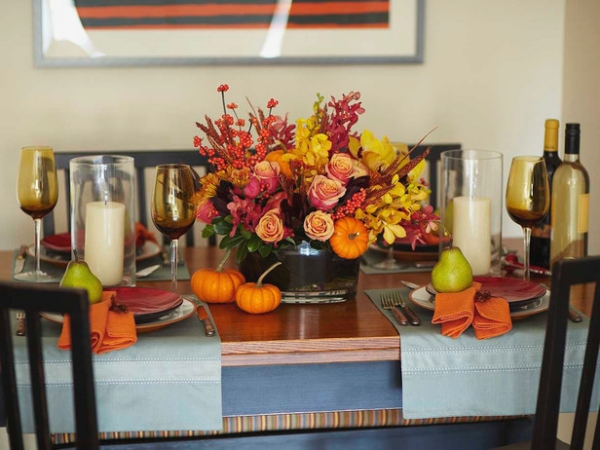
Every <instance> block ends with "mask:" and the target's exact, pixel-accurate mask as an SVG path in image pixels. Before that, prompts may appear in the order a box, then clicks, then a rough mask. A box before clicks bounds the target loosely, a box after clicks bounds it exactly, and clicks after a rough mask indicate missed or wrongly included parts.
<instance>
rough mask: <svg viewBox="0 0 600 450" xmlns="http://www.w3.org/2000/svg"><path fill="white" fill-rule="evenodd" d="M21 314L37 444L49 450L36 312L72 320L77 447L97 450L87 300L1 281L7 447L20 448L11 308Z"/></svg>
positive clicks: (77, 293)
mask: <svg viewBox="0 0 600 450" xmlns="http://www.w3.org/2000/svg"><path fill="white" fill-rule="evenodd" d="M19 309H20V310H24V311H25V313H26V321H27V338H26V339H27V350H28V357H29V373H30V381H31V391H32V411H33V416H34V422H35V432H36V439H37V446H38V448H39V449H42V450H45V449H52V448H54V446H53V445H52V442H51V436H50V427H49V409H48V408H49V405H48V399H47V395H46V379H45V372H44V355H43V350H42V326H41V319H40V315H39V314H40V312H44V311H46V312H52V313H61V314H68V315H69V316H70V318H71V342H72V350H71V359H72V375H73V393H74V395H73V398H74V403H75V409H74V410H75V431H76V448H78V449H86V450H94V449H97V448H99V441H98V425H97V415H96V397H95V390H94V375H93V368H92V351H91V346H90V325H89V302H88V294H87V291H86V290H84V289H67V288H59V287H57V286H46V285H28V284H24V283H14V282H0V322H1V324H2V328H1V330H0V363H1V365H2V371H1V372H0V374H1V376H2V390H3V398H4V409H5V411H6V417H7V431H8V435H9V443H10V446H11V447H10V448H11V449H15V450H17V449H19V450H20V449H22V448H23V439H22V424H21V419H20V417H21V416H20V411H19V399H18V390H17V379H16V370H15V357H14V350H13V344H14V342H13V339H12V336H11V327H10V317H9V314H10V312H11V311H12V310H19Z"/></svg>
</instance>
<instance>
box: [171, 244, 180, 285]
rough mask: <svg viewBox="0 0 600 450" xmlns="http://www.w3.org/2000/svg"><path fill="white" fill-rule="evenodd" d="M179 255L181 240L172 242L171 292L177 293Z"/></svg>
mask: <svg viewBox="0 0 600 450" xmlns="http://www.w3.org/2000/svg"><path fill="white" fill-rule="evenodd" d="M178 253H179V240H178V239H172V240H171V290H172V291H173V292H176V291H177V255H178Z"/></svg>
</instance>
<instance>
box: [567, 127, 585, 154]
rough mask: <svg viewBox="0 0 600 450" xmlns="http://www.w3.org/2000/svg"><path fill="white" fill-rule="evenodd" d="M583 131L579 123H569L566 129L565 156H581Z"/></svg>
mask: <svg viewBox="0 0 600 450" xmlns="http://www.w3.org/2000/svg"><path fill="white" fill-rule="evenodd" d="M580 135H581V130H580V128H579V124H578V123H568V124H567V126H566V129H565V154H568V155H577V154H579V139H580Z"/></svg>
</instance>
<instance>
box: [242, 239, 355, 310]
mask: <svg viewBox="0 0 600 450" xmlns="http://www.w3.org/2000/svg"><path fill="white" fill-rule="evenodd" d="M278 261H280V262H281V263H282V264H281V265H280V266H278V267H276V268H275V269H274V270H273V271H271V272H270V273H269V274H268V275H267V276H266V277H265V279H264V280H263V282H264V283H270V284H274V285H275V286H277V287H278V288H279V289H280V290H281V293H282V302H285V303H335V302H342V301H345V300H347V299H349V298H354V297H355V295H356V287H357V285H358V273H359V268H360V260H359V259H358V258H357V259H343V258H340V257H339V256H337V255H335V254H334V253H332V252H330V251H328V250H316V249H314V248H312V247H310V245H309V244H308V243H306V242H303V243H302V244H301V245H300V246H298V247H295V248H294V247H287V248H285V249H282V250H280V251H278V252H277V253H271V254H270V255H269V256H268V257H266V258H263V257H261V256H260V254H258V253H257V252H254V253H249V254H248V256H247V257H246V259H244V261H242V263H241V264H240V267H239V268H240V271H241V272H242V273H243V274H244V276H245V277H246V280H247V281H256V280H258V277H259V276H260V275H261V274H262V273H263V272H264V271H265V270H267V269H268V268H269V267H271V266H272V265H273V264H275V263H276V262H278Z"/></svg>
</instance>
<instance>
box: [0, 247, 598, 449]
mask: <svg viewBox="0 0 600 450" xmlns="http://www.w3.org/2000/svg"><path fill="white" fill-rule="evenodd" d="M519 243H520V241H519V240H517V239H515V240H508V241H505V245H508V246H512V247H513V248H517V247H518V246H519ZM182 254H183V257H184V259H185V262H186V264H187V267H188V269H189V272H190V274H193V273H194V272H195V271H197V270H198V269H201V268H215V267H217V265H218V263H219V261H220V259H221V258H222V256H223V254H224V251H223V250H221V249H219V248H218V247H200V246H197V247H186V248H183V249H182ZM13 257H14V252H13V251H0V279H2V280H10V279H11V267H12V259H13ZM227 265H228V266H230V267H235V261H234V258H230V260H229V261H228V262H227ZM503 275H505V276H514V277H518V276H521V274H520V273H518V272H517V273H510V274H507V273H504V272H503ZM400 280H405V281H409V282H412V283H415V284H418V285H427V284H428V283H429V282H430V281H431V272H430V271H426V272H423V271H420V272H406V273H402V274H398V273H376V274H370V275H366V274H365V273H362V272H361V273H360V275H359V281H358V290H357V294H356V298H353V299H350V300H347V301H345V302H341V303H331V304H281V305H280V306H279V307H278V308H277V309H275V310H274V311H272V312H270V313H267V314H248V313H246V312H244V311H242V310H241V309H239V308H238V307H237V306H236V305H235V303H228V304H210V305H209V306H210V313H211V316H212V319H213V321H214V324H215V326H216V329H217V331H218V335H219V337H220V340H221V377H222V415H223V428H222V429H221V430H214V431H206V430H204V431H198V430H178V431H177V432H173V431H171V432H169V433H162V434H161V433H160V430H158V431H157V430H153V431H151V430H148V433H140V434H137V435H136V434H118V433H116V434H114V435H112V436H110V437H107V438H108V439H113V442H114V443H117V444H119V445H115V446H114V447H113V446H111V448H117V449H119V448H120V449H126V448H136V449H140V448H161V449H163V448H164V449H168V448H177V449H184V448H186V449H187V448H190V449H191V448H203V447H202V445H209V444H208V443H209V442H210V448H232V446H233V445H236V446H238V447H239V446H241V448H245V447H247V448H258V447H254V446H255V445H258V446H261V448H263V447H265V446H267V447H268V446H269V445H272V446H273V447H274V448H275V447H276V448H286V449H288V448H338V446H340V447H341V446H344V448H368V447H372V446H373V444H372V443H373V442H377V443H379V444H378V445H377V446H376V448H417V447H418V448H421V449H429V448H431V449H439V448H459V445H460V444H459V443H461V442H462V443H464V442H470V445H469V447H468V448H470V449H475V448H488V446H489V447H491V446H495V445H504V444H508V443H512V442H515V441H517V440H520V439H523V438H526V437H528V435H529V433H530V432H531V425H532V419H531V416H529V415H526V416H522V415H518V416H506V417H503V416H492V417H485V416H469V415H466V416H454V417H440V418H433V419H407V418H404V417H403V414H402V382H401V364H402V361H401V345H402V339H401V336H400V335H399V333H398V331H397V328H396V327H394V326H393V324H392V323H391V321H390V320H389V319H388V317H386V316H385V315H384V314H382V312H381V311H380V310H379V309H378V308H377V307H376V305H375V304H374V303H373V301H371V299H370V298H369V297H368V296H367V294H366V293H365V292H366V291H369V290H374V289H393V288H398V287H400V286H401V281H400ZM532 280H533V281H536V282H540V283H545V284H546V285H547V286H549V285H550V278H549V277H543V276H535V275H533V276H532ZM137 286H141V287H149V288H159V289H164V290H169V289H170V282H169V281H145V280H143V279H140V280H138V282H137ZM177 291H178V293H180V294H181V295H189V294H192V293H193V292H192V289H191V285H190V282H189V281H183V280H182V281H179V283H178V285H177ZM591 292H592V291H591V288H590V289H589V290H588V289H583V290H580V291H579V292H578V293H577V295H575V296H574V297H573V298H572V304H573V306H575V307H576V308H577V309H578V310H579V311H581V312H583V313H584V314H587V315H589V314H590V311H591V300H590V299H591ZM413 308H414V309H415V311H416V312H419V309H418V308H417V307H416V306H414V305H413ZM186 320H187V321H195V322H197V327H198V333H201V330H203V328H202V324H201V323H200V322H199V321H198V319H197V318H196V317H195V316H194V317H190V318H188V319H186ZM144 339H145V335H140V336H139V340H140V341H141V340H144ZM136 345H137V344H136ZM535 394H536V393H535V392H531V395H532V396H534V395H535ZM98 401H99V402H101V401H102V399H101V398H100V399H98ZM132 407H135V405H132ZM1 409H2V408H0V410H1ZM120 413H122V414H126V411H120ZM0 419H1V418H0ZM0 426H5V424H3V423H2V422H1V421H0ZM182 438H183V439H184V441H183V442H181V441H180V440H181V439H182ZM175 439H177V440H179V442H178V443H177V444H175V443H173V444H172V445H173V447H169V445H171V444H170V443H171V442H172V441H174V440H175ZM332 443H333V444H332Z"/></svg>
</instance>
